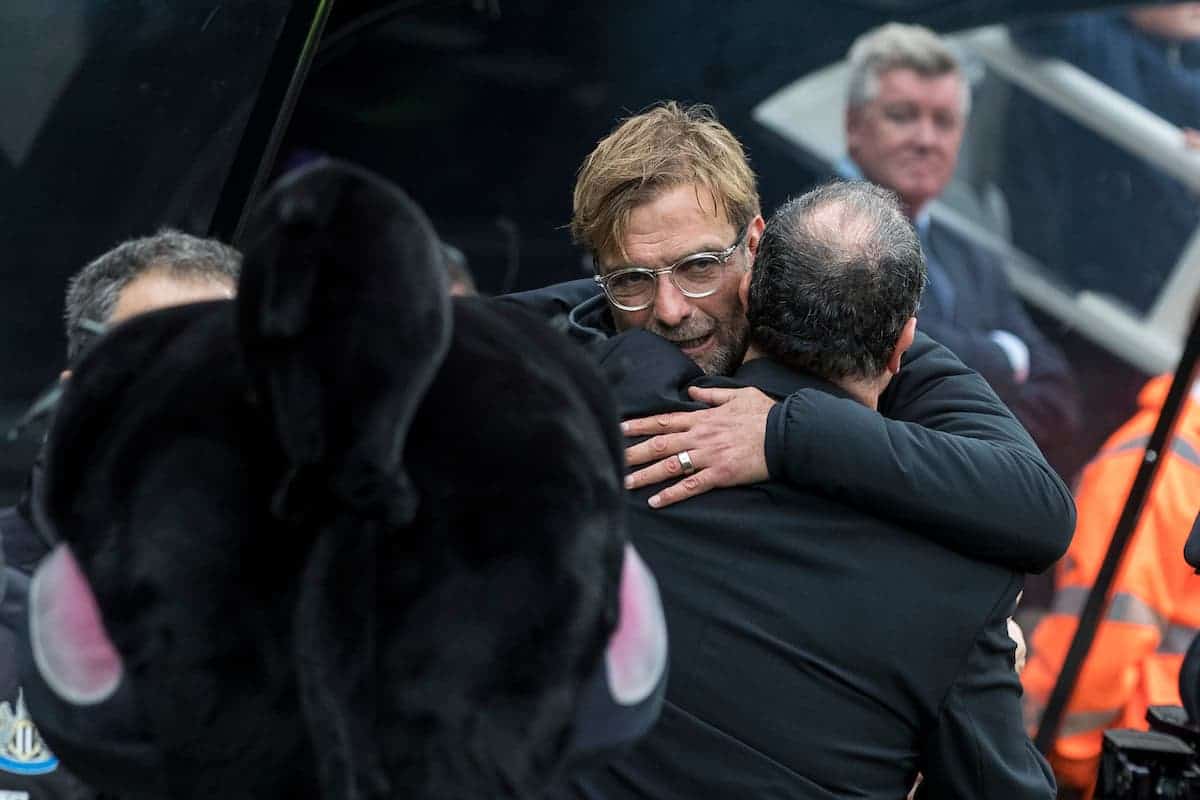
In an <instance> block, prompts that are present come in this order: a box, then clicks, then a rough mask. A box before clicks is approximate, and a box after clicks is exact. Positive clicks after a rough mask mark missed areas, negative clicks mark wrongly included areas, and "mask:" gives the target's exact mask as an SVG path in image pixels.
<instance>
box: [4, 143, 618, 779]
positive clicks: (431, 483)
mask: <svg viewBox="0 0 1200 800" xmlns="http://www.w3.org/2000/svg"><path fill="white" fill-rule="evenodd" d="M263 203H264V205H263V206H262V207H261V208H260V209H259V211H258V212H257V213H256V214H255V216H254V217H253V220H252V223H251V226H250V230H251V234H250V239H249V241H250V242H251V247H250V249H249V250H248V252H247V256H246V265H245V272H244V276H243V283H242V287H241V288H242V291H241V293H240V295H239V299H238V300H237V301H236V302H224V301H223V302H216V303H206V304H198V305H191V306H187V307H181V308H175V309H169V310H165V311H161V312H156V313H151V314H147V315H145V316H142V317H139V318H137V319H134V320H131V321H129V322H128V323H127V324H124V325H122V326H120V327H119V328H118V329H116V330H114V331H113V333H112V334H110V335H108V336H106V337H104V338H103V339H101V340H100V341H99V342H98V344H97V346H96V348H95V350H94V351H92V352H91V353H89V355H88V356H87V358H85V359H84V361H83V362H82V363H81V364H80V366H79V368H78V370H77V371H76V372H75V374H74V376H73V377H72V379H71V382H70V385H69V387H68V389H67V392H66V394H65V396H64V399H63V404H62V407H61V409H60V411H59V414H58V417H57V419H56V422H55V426H54V428H53V431H52V433H51V438H50V442H49V446H48V457H47V476H46V490H45V492H44V493H43V495H42V496H43V501H42V503H41V505H40V506H39V518H40V519H43V520H45V521H46V523H47V524H48V525H49V526H51V527H52V528H53V530H54V532H55V533H56V534H57V535H58V538H59V539H60V540H61V541H63V542H65V543H66V544H65V546H68V547H69V548H70V551H71V552H72V553H74V556H75V558H76V559H77V561H78V562H79V564H80V566H81V568H82V570H83V572H84V574H85V576H86V578H87V580H88V582H89V584H90V586H91V588H92V590H93V593H94V594H95V596H96V599H97V603H98V605H99V608H100V612H101V614H102V616H103V619H104V622H105V626H106V628H107V630H108V634H109V636H110V638H111V639H112V641H113V643H114V645H115V646H116V648H117V650H118V651H119V653H120V654H121V657H122V659H123V662H124V673H123V679H122V683H121V685H120V687H119V688H118V690H117V694H116V696H114V697H113V698H111V702H109V701H105V702H104V703H101V704H100V706H98V707H86V706H85V707H75V706H72V705H71V704H70V703H67V702H66V701H63V700H61V699H56V697H55V696H54V695H53V692H52V691H51V690H50V689H49V687H44V688H45V694H46V695H47V697H46V698H45V700H46V702H45V706H44V710H43V712H42V713H44V714H45V715H46V717H45V719H46V721H47V727H48V729H49V728H54V729H55V730H56V733H57V736H58V741H60V742H62V743H63V744H64V745H67V746H68V747H71V746H74V745H78V750H77V755H76V759H77V760H76V762H75V763H78V764H79V765H80V768H81V769H84V768H86V770H87V774H86V777H87V778H88V779H89V780H91V781H94V782H96V784H97V785H100V786H102V787H105V788H109V789H112V790H114V791H116V792H119V793H121V794H122V796H126V795H128V796H131V797H143V796H144V797H159V796H162V795H169V796H171V797H176V798H210V797H224V798H260V797H313V796H326V797H337V798H363V799H368V798H384V797H389V798H390V797H398V796H403V797H410V798H456V797H481V796H497V795H504V796H532V795H535V794H537V793H539V792H540V791H541V789H542V787H543V786H545V785H546V784H547V782H548V781H550V780H552V779H554V778H556V777H557V776H558V773H559V770H561V769H562V768H563V767H564V765H565V764H566V763H567V761H568V759H569V758H570V756H571V755H572V754H571V753H570V751H569V746H570V743H571V740H572V736H573V734H574V733H575V725H576V724H577V720H576V718H575V715H574V711H575V707H576V703H577V701H578V700H579V694H580V691H581V688H582V686H583V684H584V682H585V680H586V679H587V677H588V676H589V675H591V674H593V673H594V670H595V667H596V664H597V663H598V662H599V661H600V660H601V658H602V656H603V652H604V648H605V645H606V643H607V640H608V635H609V633H610V632H611V631H612V630H613V627H614V625H615V622H616V619H617V611H618V581H619V576H620V569H621V558H622V554H623V549H624V544H625V537H624V528H623V509H622V502H621V501H622V490H621V483H620V481H621V473H622V458H621V448H620V440H619V431H618V429H617V425H616V412H615V405H614V403H613V401H612V398H611V396H610V394H609V392H608V391H607V389H606V386H605V384H604V379H603V377H602V376H601V375H600V373H599V371H598V370H597V369H596V367H595V366H594V365H593V364H592V363H591V362H590V361H589V360H588V359H586V358H581V357H580V352H579V350H578V349H577V347H576V346H575V345H573V344H572V343H570V342H569V341H566V340H564V339H563V338H562V337H561V336H559V335H557V334H555V333H554V332H552V331H548V330H547V329H546V327H545V325H544V324H543V323H542V322H541V321H540V320H539V319H537V318H535V317H533V316H531V315H530V314H528V312H525V311H523V310H521V309H518V308H514V307H512V306H497V307H492V306H490V305H488V304H485V303H483V302H479V301H468V300H464V301H461V302H457V303H455V304H454V306H453V309H451V307H450V304H449V303H448V301H447V300H446V299H445V287H444V286H443V285H442V283H443V277H442V274H443V269H442V265H441V263H440V261H438V260H437V259H438V258H440V248H439V247H438V246H437V240H436V237H435V236H434V234H433V232H432V229H431V228H430V227H429V224H428V222H427V221H426V220H425V219H424V216H423V214H422V213H421V212H420V210H419V209H417V208H416V206H415V205H413V204H412V202H411V201H410V200H409V199H408V198H407V197H406V196H405V195H403V193H401V192H400V191H399V190H397V189H395V188H394V187H391V186H390V185H387V184H384V183H382V182H380V181H378V180H377V179H374V178H372V177H371V176H368V175H366V174H365V173H361V172H359V171H357V170H353V169H347V168H345V167H342V166H339V165H336V164H328V163H322V164H318V165H316V166H314V167H310V168H308V169H307V170H305V171H304V172H303V173H301V174H300V175H298V176H295V177H293V178H292V179H289V180H287V181H285V182H284V183H283V184H282V185H281V186H278V187H276V189H274V190H272V192H270V193H269V194H268V195H267V196H266V198H265V199H264V201H263ZM435 253H436V254H439V255H437V256H436V257H434V254H435ZM481 402H486V403H488V411H487V413H484V414H481V413H479V406H480V403H481ZM26 649H28V648H26ZM26 662H27V666H28V659H26ZM93 712H94V713H93ZM108 714H112V715H115V716H116V719H108V720H106V719H104V717H105V715H108ZM77 723H78V724H77ZM88 739H94V741H93V742H92V745H91V746H90V747H89V744H88ZM134 773H137V774H134ZM153 787H165V789H163V790H161V791H160V790H158V789H156V788H153ZM131 789H132V791H131Z"/></svg>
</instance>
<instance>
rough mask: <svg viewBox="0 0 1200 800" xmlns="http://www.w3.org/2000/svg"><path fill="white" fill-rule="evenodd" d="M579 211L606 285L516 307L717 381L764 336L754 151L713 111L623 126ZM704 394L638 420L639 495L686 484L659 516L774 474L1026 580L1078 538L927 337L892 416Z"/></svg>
mask: <svg viewBox="0 0 1200 800" xmlns="http://www.w3.org/2000/svg"><path fill="white" fill-rule="evenodd" d="M574 209H575V213H574V217H573V219H572V222H571V231H572V234H573V236H574V237H575V239H576V241H577V242H579V243H580V244H581V245H582V246H584V247H585V248H586V249H587V250H588V251H589V252H590V253H591V254H592V256H593V259H594V262H595V266H596V276H595V278H594V279H588V280H581V281H575V282H572V283H568V284H562V285H559V286H554V287H549V288H548V289H542V290H537V291H534V292H526V293H524V294H519V295H513V296H511V297H509V298H507V300H506V301H507V302H518V303H521V304H523V305H525V306H527V307H530V308H532V309H534V310H536V311H538V312H540V313H542V314H543V315H545V316H547V317H549V318H550V319H551V321H552V323H553V324H555V325H557V326H559V327H561V328H563V329H564V330H565V331H567V332H568V333H569V334H570V335H571V336H572V337H574V338H576V339H577V340H579V341H581V342H583V343H585V344H598V343H603V342H605V341H607V340H608V339H609V338H611V337H612V336H614V335H616V334H618V333H619V332H622V331H627V330H632V329H639V328H641V329H645V330H647V331H650V332H651V333H654V334H657V335H658V336H660V337H662V338H664V339H666V340H668V341H670V342H672V343H673V344H675V345H676V346H677V347H679V348H680V349H681V350H682V351H683V352H684V353H685V354H686V355H687V356H688V357H689V358H690V359H691V360H692V361H693V362H695V363H696V364H697V365H698V366H699V367H700V368H701V369H702V370H703V371H704V372H705V373H707V374H709V375H726V374H731V373H732V372H733V371H734V370H735V369H736V368H737V367H738V366H739V365H740V364H741V362H742V359H743V356H744V355H745V352H746V346H747V341H748V334H749V325H748V323H747V321H746V311H745V307H744V305H743V303H742V301H741V299H740V298H739V296H738V285H739V283H740V281H741V280H742V278H743V277H744V276H745V275H746V273H747V272H748V271H749V270H750V269H751V267H752V265H753V263H754V257H755V253H756V252H757V250H758V244H759V240H760V238H761V237H762V232H763V226H764V223H763V218H762V215H761V213H760V209H759V199H758V191H757V186H756V183H755V177H754V173H753V171H752V170H751V169H750V165H749V163H748V162H747V160H746V156H745V153H744V152H743V150H742V147H741V144H740V143H739V142H738V141H737V139H736V138H735V137H734V136H733V134H732V133H730V131H729V130H728V129H726V128H725V127H724V126H723V125H721V124H720V122H718V121H717V119H716V118H715V116H714V114H713V112H712V110H711V109H710V108H708V107H705V106H691V107H686V106H682V105H680V104H678V103H674V102H669V103H664V104H662V105H659V106H656V107H653V108H651V109H649V110H647V111H645V112H643V113H641V114H638V115H636V116H633V117H631V118H629V119H627V120H625V121H623V122H622V123H621V124H620V125H618V126H617V128H616V129H614V130H613V132H612V133H610V134H609V135H608V136H607V137H605V138H604V139H603V140H602V141H600V143H599V144H598V145H597V146H596V148H595V149H594V150H593V151H592V153H591V154H590V155H589V156H588V157H587V159H586V160H585V161H584V163H583V166H582V167H581V168H580V171H579V177H578V179H577V181H576V185H575V190H574ZM597 284H599V286H600V287H603V290H604V292H603V293H601V294H598V293H597V288H598V287H597ZM800 289H801V290H803V289H804V287H800ZM780 302H786V298H780ZM690 394H691V397H692V399H693V400H696V401H698V402H697V403H696V405H695V406H694V407H695V408H696V409H697V411H695V412H692V413H683V412H677V413H672V414H666V415H658V416H654V417H649V418H645V419H633V420H629V421H628V422H627V423H626V433H627V435H629V436H636V437H645V436H649V438H646V439H644V440H642V441H639V442H638V443H636V444H635V445H634V446H632V447H631V448H630V449H629V450H628V451H627V458H628V461H629V463H630V464H631V465H640V464H645V463H647V462H653V463H651V464H650V466H648V467H644V468H642V469H640V470H638V471H637V472H634V473H633V474H631V475H630V476H629V477H628V479H627V483H626V485H627V486H628V487H629V488H631V489H636V488H640V487H644V486H648V485H652V484H658V483H660V482H663V481H667V480H669V479H671V480H676V481H678V483H676V484H675V485H673V486H668V487H666V488H664V489H661V490H660V491H658V492H656V493H654V494H653V495H652V496H651V497H650V498H649V504H650V505H651V506H653V507H656V508H660V507H666V506H668V505H671V503H673V502H676V501H678V500H681V499H684V498H687V497H691V496H694V495H698V494H701V493H703V492H706V491H708V490H710V489H713V488H717V487H722V486H736V485H743V484H747V483H754V482H759V481H764V480H766V479H767V478H768V477H770V478H772V479H775V480H779V481H784V482H787V483H789V484H791V485H793V486H795V487H796V488H800V489H807V490H811V491H816V492H820V493H824V494H828V495H834V496H839V497H844V496H847V495H852V496H853V497H854V499H855V502H856V503H857V504H859V506H860V507H862V508H863V509H875V510H878V511H879V512H880V513H882V514H885V515H886V516H888V517H891V518H903V519H905V520H907V521H910V522H914V523H920V524H919V525H918V526H916V527H917V528H918V529H919V530H921V531H922V533H923V534H924V535H925V536H927V537H929V538H931V539H933V540H934V541H937V542H940V543H942V544H944V545H945V546H948V547H951V548H953V549H956V550H958V551H959V552H961V553H963V554H964V555H968V556H973V557H976V558H982V559H985V560H989V561H992V562H994V563H998V564H1002V565H1004V566H1006V567H1008V568H1010V569H1014V570H1022V571H1031V572H1039V571H1041V570H1044V569H1046V568H1047V567H1049V566H1050V565H1051V564H1052V563H1053V562H1054V561H1055V560H1056V559H1057V558H1058V557H1059V556H1060V555H1061V554H1062V553H1063V551H1064V550H1065V549H1066V546H1067V544H1068V543H1069V541H1070V535H1071V531H1072V530H1073V528H1074V513H1075V509H1074V504H1073V503H1072V501H1071V496H1070V493H1069V491H1068V490H1067V488H1066V486H1065V485H1063V483H1062V481H1061V480H1060V479H1059V478H1058V477H1057V475H1055V474H1054V473H1053V471H1052V470H1051V469H1050V467H1049V466H1048V465H1047V464H1046V462H1045V460H1044V459H1043V458H1042V456H1041V454H1040V453H1039V452H1038V450H1037V448H1036V446H1035V445H1034V444H1033V442H1032V440H1031V439H1030V438H1029V436H1028V434H1026V433H1025V431H1024V430H1023V429H1022V428H1021V426H1020V424H1019V423H1017V422H1016V420H1015V419H1014V418H1013V417H1012V415H1011V414H1010V413H1009V412H1008V410H1007V409H1006V408H1005V407H1004V405H1003V404H1002V403H1001V402H1000V401H999V399H998V398H997V397H996V395H995V393H994V392H992V390H991V389H990V388H988V386H987V384H986V383H985V382H984V381H983V380H982V379H981V378H980V377H979V376H978V375H977V374H975V373H974V372H972V371H970V370H969V369H967V368H966V367H964V366H963V365H962V363H961V362H959V361H958V359H956V358H955V357H954V356H953V355H952V354H951V353H950V352H949V351H947V350H946V349H945V348H943V347H941V346H939V345H937V344H936V343H934V342H933V341H932V340H930V339H929V338H928V337H925V336H923V335H921V334H920V333H918V334H917V338H916V341H915V343H914V345H913V347H912V348H911V349H910V350H909V352H908V355H907V356H906V360H905V362H904V369H902V370H901V371H900V374H899V375H897V376H896V378H895V379H894V380H893V381H892V382H891V383H890V384H889V386H888V388H887V390H886V391H885V392H884V393H883V395H882V396H881V397H880V401H879V411H880V412H881V414H882V415H884V416H880V414H875V413H873V412H872V411H871V409H868V408H866V407H865V406H863V405H862V404H860V403H855V402H851V401H847V400H845V399H844V398H835V397H832V396H830V395H827V394H821V393H818V392H809V391H800V392H797V393H795V394H793V395H791V396H788V397H785V398H784V399H783V400H781V401H780V402H775V401H774V400H772V399H771V398H769V397H768V396H767V395H766V394H764V393H762V392H760V391H758V390H757V389H755V388H751V387H746V388H728V389H727V388H703V389H701V388H693V389H691V390H690ZM709 406H712V407H709ZM888 417H890V419H889V418H888ZM681 478H682V480H680V479H681ZM634 535H635V538H636V531H634Z"/></svg>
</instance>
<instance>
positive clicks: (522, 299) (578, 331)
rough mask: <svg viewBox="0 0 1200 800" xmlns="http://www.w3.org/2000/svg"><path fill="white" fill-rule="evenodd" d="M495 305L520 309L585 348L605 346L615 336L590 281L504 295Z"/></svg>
mask: <svg viewBox="0 0 1200 800" xmlns="http://www.w3.org/2000/svg"><path fill="white" fill-rule="evenodd" d="M493 302H496V303H511V304H514V305H518V306H521V307H522V308H525V309H527V310H529V311H531V312H533V313H534V314H536V315H537V316H539V317H541V318H542V319H545V320H546V321H547V322H549V323H550V325H551V326H552V327H554V328H557V329H558V330H561V331H562V332H564V333H566V334H567V335H568V336H570V337H571V338H573V339H576V340H577V341H580V342H583V343H585V344H595V343H597V342H602V341H603V340H605V339H607V338H608V337H609V336H612V335H613V334H614V333H615V330H614V329H613V323H612V316H611V314H610V313H609V311H608V302H607V301H606V300H605V298H604V295H603V294H601V293H600V287H599V286H598V285H597V284H596V282H595V281H593V280H590V279H587V278H585V279H582V280H575V281H567V282H565V283H556V284H553V285H551V286H545V287H542V288H541V289H531V290H529V291H526V292H516V293H514V294H508V295H502V296H500V297H497V298H495V299H494V301H493Z"/></svg>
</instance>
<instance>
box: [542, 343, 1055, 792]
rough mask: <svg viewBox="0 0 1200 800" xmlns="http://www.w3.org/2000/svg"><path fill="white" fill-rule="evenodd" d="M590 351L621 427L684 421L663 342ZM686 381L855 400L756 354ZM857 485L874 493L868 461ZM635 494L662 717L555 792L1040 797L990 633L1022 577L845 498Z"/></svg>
mask: <svg viewBox="0 0 1200 800" xmlns="http://www.w3.org/2000/svg"><path fill="white" fill-rule="evenodd" d="M606 350H607V352H606V353H604V354H602V358H603V359H604V360H605V361H606V362H608V363H610V364H611V363H613V362H614V360H619V361H620V362H621V365H622V367H621V369H622V373H623V377H622V379H621V380H620V381H619V382H618V383H617V390H618V395H619V399H620V400H621V402H622V405H623V409H624V413H626V414H628V415H632V416H642V415H645V414H648V413H654V412H661V411H666V410H678V409H682V408H685V407H687V405H688V404H687V403H685V402H682V401H681V400H680V399H679V398H680V394H677V393H676V392H677V391H678V387H681V386H683V385H685V384H686V382H687V381H688V380H689V379H695V378H697V377H698V370H697V369H696V368H695V367H694V366H693V365H692V364H691V362H689V361H687V359H686V358H684V357H683V356H682V355H681V354H680V353H679V352H678V351H677V350H675V349H674V348H673V347H672V346H671V345H669V344H668V343H666V342H665V341H664V340H661V339H658V338H657V337H654V336H652V335H650V334H646V333H642V332H636V333H633V334H628V335H625V336H621V337H618V338H617V339H615V340H613V342H612V343H610V344H609V345H608V346H607V348H606ZM647 354H649V355H647ZM674 380H679V381H681V382H680V383H676V384H674V388H672V387H671V385H670V382H671V381H674ZM701 382H702V383H703V384H704V385H721V386H755V387H758V388H759V389H761V390H763V391H764V392H766V393H767V394H769V395H771V396H774V397H778V398H785V397H788V396H796V395H797V394H800V395H802V396H807V395H810V394H811V395H821V396H824V397H828V398H831V399H833V400H838V401H841V402H847V403H852V402H854V401H853V400H851V399H850V398H849V397H848V396H846V395H845V393H843V392H842V391H840V390H839V389H837V388H836V387H834V386H832V385H830V384H828V383H826V382H824V381H822V380H819V379H817V378H815V377H812V376H805V375H800V374H797V373H795V372H792V371H790V370H787V369H785V368H783V367H782V366H780V365H779V364H777V363H775V362H772V361H770V360H768V359H760V360H757V361H753V362H750V363H748V364H746V365H744V366H743V367H742V368H741V369H740V370H739V371H738V373H737V375H736V376H735V378H734V379H733V380H732V381H730V380H727V379H712V378H709V379H702V380H701ZM682 396H686V395H682ZM808 424H809V425H810V426H814V427H816V426H819V427H826V426H823V425H820V424H819V423H814V422H813V421H812V420H810V422H809V423H808ZM827 431H828V432H827V434H826V435H828V436H829V437H831V438H835V439H836V438H845V439H849V438H852V437H853V436H857V435H859V434H861V435H865V436H873V435H879V429H878V428H876V429H875V430H864V431H859V432H857V433H855V432H854V431H853V429H852V428H850V427H845V426H840V427H838V428H836V429H827ZM945 469H946V474H945V475H944V478H945V480H946V481H948V482H951V483H953V482H954V478H953V476H952V475H951V474H950V473H951V472H953V471H954V470H955V469H957V467H956V465H954V464H947V465H946V467H945ZM860 473H861V474H862V475H863V476H874V479H876V480H879V476H878V475H877V473H876V471H875V470H874V465H873V464H872V463H871V462H862V463H860ZM932 478H933V476H930V479H932ZM886 481H887V478H883V479H882V482H886ZM651 491H652V490H649V489H647V490H643V491H641V492H637V493H636V494H635V496H633V497H632V498H631V502H630V506H629V509H630V521H629V527H630V531H631V535H632V538H633V540H634V541H635V543H636V545H637V547H638V549H639V550H640V551H641V552H642V553H643V555H644V556H645V558H646V561H647V563H649V564H650V566H651V568H652V569H653V570H654V571H655V573H656V575H657V576H658V579H659V585H660V588H661V591H662V596H663V606H664V608H665V610H666V614H667V625H668V628H669V630H670V632H671V648H672V651H671V669H670V675H669V678H668V688H667V703H666V706H665V708H664V711H663V715H662V718H661V720H660V722H659V723H658V725H657V726H656V727H655V728H654V729H653V730H652V731H651V733H650V734H649V736H648V737H646V738H645V739H643V740H642V742H640V743H639V744H638V745H636V746H635V747H634V748H633V750H632V751H631V753H629V754H628V755H627V756H626V757H624V758H622V759H620V760H618V761H617V762H615V763H613V764H611V765H609V766H607V767H605V768H603V769H601V770H598V771H595V772H593V773H590V774H589V775H587V776H586V777H584V778H582V779H581V780H579V781H578V782H577V783H576V784H574V785H573V786H572V787H571V788H570V790H569V791H568V792H566V793H565V794H568V795H570V796H573V797H585V798H609V799H611V798H622V797H630V798H633V797H638V798H643V797H652V798H695V797H755V798H764V797H779V798H784V797H787V798H834V797H861V798H881V799H882V798H888V800H898V799H899V798H902V797H904V796H905V793H906V792H907V790H908V788H909V786H911V784H912V781H913V779H914V777H915V775H916V773H917V772H918V771H920V772H921V773H923V774H924V776H925V781H926V785H925V789H924V792H925V793H924V795H922V796H923V797H925V798H972V800H986V799H987V798H996V799H997V800H999V799H1000V798H1003V799H1004V800H1020V799H1021V798H1043V799H1048V798H1052V797H1054V781H1053V777H1052V775H1051V772H1050V769H1049V767H1048V766H1047V764H1046V762H1045V760H1044V759H1042V757H1041V756H1040V755H1039V754H1038V753H1037V752H1036V750H1035V749H1034V748H1033V746H1032V744H1031V743H1030V741H1029V739H1028V737H1027V736H1026V734H1025V732H1024V730H1023V728H1022V721H1021V710H1020V692H1021V690H1020V683H1019V681H1018V679H1017V676H1016V673H1015V672H1014V671H1013V655H1012V654H1013V647H1014V646H1013V643H1012V641H1011V640H1010V639H1009V638H1008V634H1007V628H1006V618H1007V617H1008V616H1009V615H1010V614H1011V613H1012V612H1013V609H1014V607H1015V604H1016V597H1017V592H1018V591H1019V590H1020V587H1021V576H1019V575H1018V574H1016V573H1014V572H1012V571H1011V570H1008V569H1005V568H1003V567H999V566H995V565H992V564H987V563H984V562H982V561H979V560H974V559H969V558H965V557H963V556H962V555H960V554H958V553H955V552H954V551H952V550H950V549H947V548H945V547H942V546H940V545H938V544H935V543H934V542H932V541H930V540H929V538H928V537H926V536H924V535H917V533H915V532H913V531H910V530H907V529H906V526H901V525H898V524H896V522H895V521H894V520H889V519H886V518H884V517H882V516H880V515H878V514H868V513H864V512H863V511H862V510H861V509H860V508H859V507H858V504H857V503H854V502H853V500H854V498H853V497H846V498H842V499H834V498H831V497H828V496H822V495H819V494H816V493H814V492H811V491H805V490H798V489H796V488H795V487H793V486H790V485H788V484H786V483H784V482H782V481H779V480H771V481H768V482H766V483H763V484H758V485H754V486H745V487H738V488H734V489H723V490H718V491H714V492H710V493H708V494H706V495H703V496H701V497H698V498H695V499H693V500H689V501H688V502H686V503H681V504H679V505H676V506H672V507H671V508H669V509H664V510H661V511H651V510H650V509H649V508H648V507H647V506H646V504H645V500H646V498H647V497H648V496H649V494H650V493H651Z"/></svg>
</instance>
